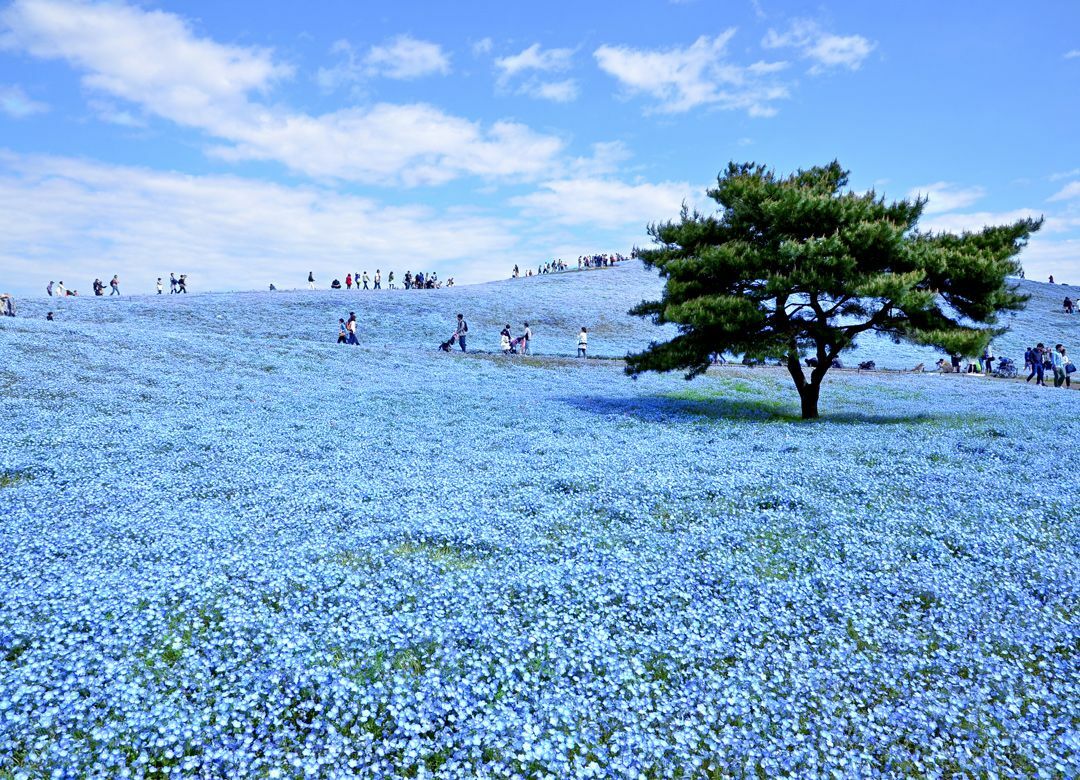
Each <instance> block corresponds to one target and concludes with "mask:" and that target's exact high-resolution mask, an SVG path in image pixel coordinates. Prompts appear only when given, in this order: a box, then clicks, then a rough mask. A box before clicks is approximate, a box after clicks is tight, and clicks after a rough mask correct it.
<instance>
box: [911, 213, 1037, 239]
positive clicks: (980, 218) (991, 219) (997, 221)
mask: <svg viewBox="0 0 1080 780" xmlns="http://www.w3.org/2000/svg"><path fill="white" fill-rule="evenodd" d="M1040 216H1042V214H1041V213H1040V212H1037V211H1035V210H1034V209H1028V208H1022V209H1013V210H1012V211H996V212H995V211H977V212H972V213H968V214H956V213H952V214H936V215H933V216H930V217H927V218H924V219H922V220H920V221H919V229H920V230H924V231H925V230H929V231H933V232H935V233H940V232H947V233H963V232H965V231H967V232H974V231H977V230H982V229H983V228H984V227H988V226H993V225H1007V224H1009V223H1010V222H1016V221H1017V220H1021V219H1038V218H1039V217H1040Z"/></svg>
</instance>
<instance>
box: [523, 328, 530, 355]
mask: <svg viewBox="0 0 1080 780" xmlns="http://www.w3.org/2000/svg"><path fill="white" fill-rule="evenodd" d="M522 338H523V339H524V341H522V342H521V354H522V355H531V354H532V351H531V349H530V348H531V345H532V328H530V327H529V323H527V322H526V323H525V333H524V334H522Z"/></svg>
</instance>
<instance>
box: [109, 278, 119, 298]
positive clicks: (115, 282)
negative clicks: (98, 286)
mask: <svg viewBox="0 0 1080 780" xmlns="http://www.w3.org/2000/svg"><path fill="white" fill-rule="evenodd" d="M109 287H111V288H112V289H111V290H110V291H109V295H110V296H113V295H119V294H120V277H119V276H117V275H116V274H113V278H112V281H111V282H109Z"/></svg>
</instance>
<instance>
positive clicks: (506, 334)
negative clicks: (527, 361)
mask: <svg viewBox="0 0 1080 780" xmlns="http://www.w3.org/2000/svg"><path fill="white" fill-rule="evenodd" d="M499 343H500V346H501V347H502V353H503V354H504V355H509V354H510V324H509V323H507V325H506V327H505V328H503V329H502V332H501V333H500V334H499Z"/></svg>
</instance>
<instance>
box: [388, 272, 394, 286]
mask: <svg viewBox="0 0 1080 780" xmlns="http://www.w3.org/2000/svg"><path fill="white" fill-rule="evenodd" d="M386 285H387V286H388V287H389V288H390V289H391V290H393V289H394V272H393V271H391V272H390V274H389V276H387V277H386Z"/></svg>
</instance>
